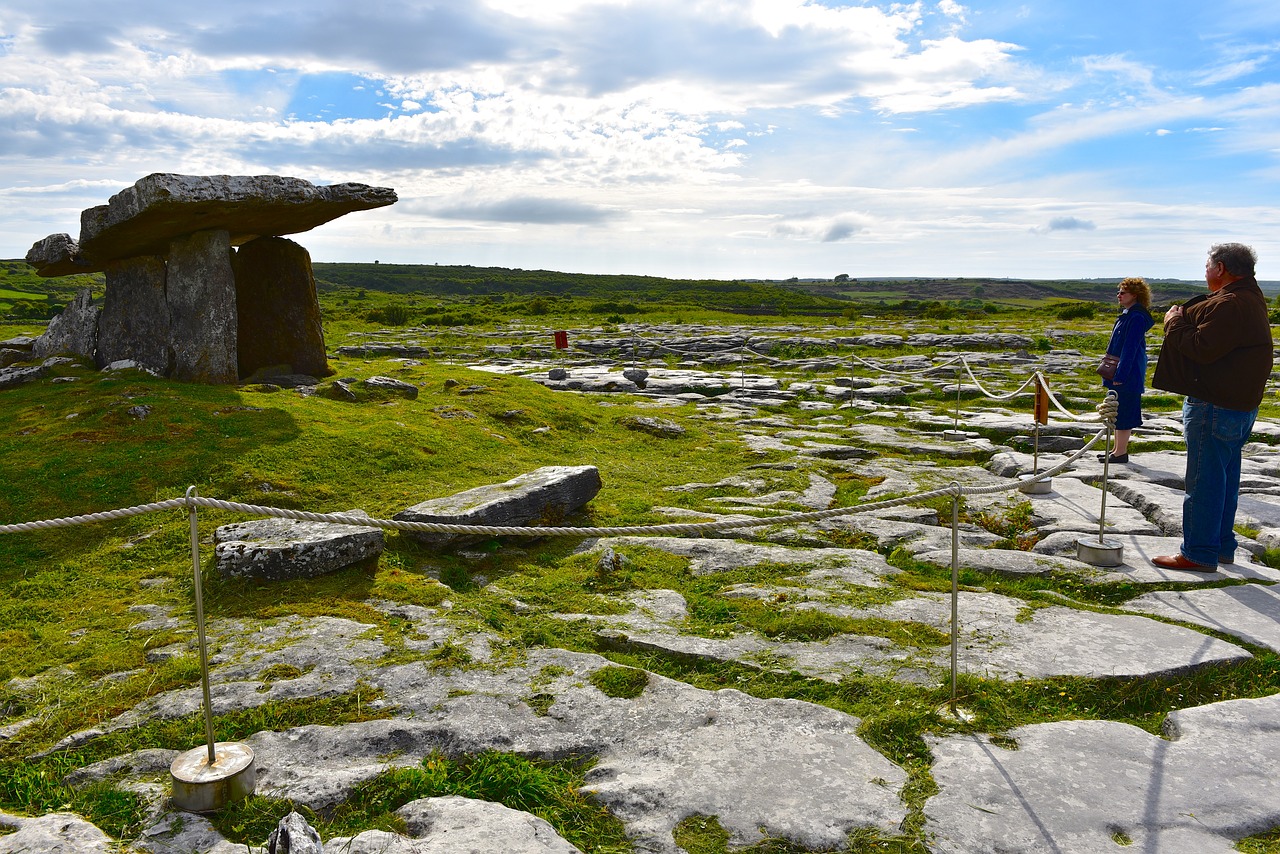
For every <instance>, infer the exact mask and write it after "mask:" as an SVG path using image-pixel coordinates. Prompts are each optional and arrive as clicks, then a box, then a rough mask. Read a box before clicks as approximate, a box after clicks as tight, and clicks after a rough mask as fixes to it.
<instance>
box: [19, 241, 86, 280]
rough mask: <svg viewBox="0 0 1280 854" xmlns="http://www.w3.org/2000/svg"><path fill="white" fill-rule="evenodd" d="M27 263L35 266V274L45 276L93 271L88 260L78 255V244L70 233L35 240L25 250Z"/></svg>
mask: <svg viewBox="0 0 1280 854" xmlns="http://www.w3.org/2000/svg"><path fill="white" fill-rule="evenodd" d="M27 263H28V264H30V265H31V266H32V267H35V268H36V275H38V276H44V277H46V278H48V277H51V276H69V275H71V274H72V273H90V272H93V268H92V267H91V266H90V264H89V262H88V261H86V260H84V259H83V258H81V257H80V246H79V244H78V243H76V241H75V240H73V239H72V238H71V235H70V234H50V235H49V236H48V237H46V238H44V239H43V240H37V241H36V242H35V243H34V244H33V245H32V247H31V248H30V249H29V250H28V251H27Z"/></svg>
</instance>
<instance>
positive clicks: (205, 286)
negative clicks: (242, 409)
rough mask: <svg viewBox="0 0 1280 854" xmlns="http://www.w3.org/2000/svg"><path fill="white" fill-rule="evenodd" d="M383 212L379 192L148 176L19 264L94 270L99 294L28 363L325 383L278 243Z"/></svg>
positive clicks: (41, 343)
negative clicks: (99, 277)
mask: <svg viewBox="0 0 1280 854" xmlns="http://www.w3.org/2000/svg"><path fill="white" fill-rule="evenodd" d="M396 200H397V198H396V193H395V190H392V189H390V188H388V187H371V186H368V185H366V184H354V183H345V184H333V185H329V186H316V185H314V184H311V183H310V182H308V181H304V180H302V179H300V178H287V177H282V176H279V175H258V176H232V175H174V174H169V173H156V174H153V175H148V176H147V177H145V178H142V179H141V180H139V181H138V182H137V183H136V184H134V185H133V186H132V187H128V188H126V189H124V190H122V191H120V192H119V193H116V194H115V195H114V196H112V197H111V198H110V199H109V200H108V201H107V203H106V204H105V205H99V206H98V207H93V208H89V209H87V210H85V211H83V212H82V213H81V215H80V238H79V240H74V239H72V238H71V236H70V235H68V234H53V235H50V236H48V237H46V238H44V239H43V240H40V241H38V242H36V243H35V245H33V246H32V247H31V250H30V251H29V252H28V253H27V256H26V260H27V263H29V264H31V265H32V266H33V267H35V269H36V273H37V275H40V276H45V277H54V276H66V275H71V274H75V273H97V272H101V273H105V274H106V285H107V286H106V296H105V297H104V299H103V302H102V305H101V306H100V307H99V306H93V305H90V303H89V300H88V297H87V294H86V295H81V296H79V297H77V299H76V300H75V301H73V303H72V305H70V306H69V307H68V309H67V312H65V313H64V315H63V316H60V317H58V318H55V319H54V321H53V322H51V323H50V329H49V330H48V332H46V334H45V335H42V336H41V337H40V338H39V339H37V340H36V344H35V346H34V348H33V355H34V357H35V358H37V359H41V358H45V357H47V356H49V355H53V354H55V353H72V354H75V355H79V356H83V357H86V358H91V359H93V360H94V362H95V364H96V365H97V366H98V367H100V368H101V367H105V366H107V365H110V364H112V363H115V362H125V361H131V362H135V363H137V364H138V365H139V366H140V367H142V368H144V369H146V370H149V371H151V372H152V373H155V374H157V375H160V376H164V377H169V378H171V379H176V380H183V381H188V382H201V383H234V382H238V381H239V380H240V379H242V378H245V377H248V376H251V375H252V374H254V373H255V372H256V371H259V370H260V369H266V368H278V367H282V366H288V369H287V370H284V371H283V372H284V373H295V374H307V375H311V376H316V377H323V376H328V375H329V374H330V373H331V371H330V370H329V367H328V360H327V357H326V354H325V347H324V335H323V331H322V329H321V324H320V304H319V301H318V299H317V297H316V286H315V277H314V275H313V273H312V268H311V256H310V254H309V253H308V252H307V250H306V249H305V248H303V247H302V246H300V245H299V244H297V243H295V242H293V241H292V240H288V239H286V238H284V237H283V235H286V234H296V233H299V232H303V231H309V230H311V229H313V228H315V227H316V226H319V225H322V224H324V223H326V222H329V221H330V220H333V219H336V218H338V217H340V216H343V215H345V214H348V213H352V212H355V211H364V210H371V209H374V208H380V207H385V206H387V205H391V204H394V203H395V202H396Z"/></svg>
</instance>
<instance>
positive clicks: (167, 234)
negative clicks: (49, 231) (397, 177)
mask: <svg viewBox="0 0 1280 854" xmlns="http://www.w3.org/2000/svg"><path fill="white" fill-rule="evenodd" d="M395 201H396V193H395V190H392V189H391V188H389V187H370V186H368V185H367V184H354V183H347V184H333V185H329V186H317V185H315V184H312V183H311V182H310V181H304V180H302V179H301V178H287V177H284V176H281V175H255V176H248V175H175V174H172V173H155V174H152V175H148V176H146V177H145V178H142V179H139V180H138V181H137V182H136V183H135V184H134V185H133V186H132V187H127V188H125V189H124V190H121V191H120V192H119V193H116V194H115V195H114V196H112V197H111V198H110V199H108V200H107V203H106V204H105V205H99V206H98V207H93V208H89V209H87V210H85V211H84V213H82V214H81V217H80V242H79V254H80V257H81V258H82V259H83V260H84V261H85V262H87V263H88V264H89V265H90V266H91V268H92V269H94V270H101V269H103V265H105V264H106V263H107V262H110V261H116V260H121V259H124V258H133V257H136V256H139V255H165V254H167V253H168V251H169V242H170V241H171V240H173V239H174V238H177V237H182V236H184V235H187V234H192V233H194V232H197V231H209V230H214V229H221V230H225V231H228V232H230V234H231V245H233V246H238V245H240V244H241V243H244V242H247V241H249V240H252V239H253V238H255V237H262V236H265V235H276V236H279V235H284V234H296V233H298V232H302V231H309V230H311V229H313V228H315V227H316V226H318V225H323V224H324V223H326V222H328V221H330V220H332V219H337V218H338V217H340V216H343V215H344V214H348V213H352V212H354V211H364V210H371V209H373V208H380V207H384V206H386V205H390V204H393V203H394V202H395ZM39 245H40V244H37V246H39ZM37 272H40V271H37ZM40 274H41V275H45V274H44V273H43V272H41V273H40Z"/></svg>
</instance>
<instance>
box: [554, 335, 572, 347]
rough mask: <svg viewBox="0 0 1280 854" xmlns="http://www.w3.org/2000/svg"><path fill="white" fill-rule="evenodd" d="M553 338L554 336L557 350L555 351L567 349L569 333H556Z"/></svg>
mask: <svg viewBox="0 0 1280 854" xmlns="http://www.w3.org/2000/svg"><path fill="white" fill-rule="evenodd" d="M555 336H556V349H557V350H563V349H565V348H566V347H568V346H569V333H568V332H556V333H555Z"/></svg>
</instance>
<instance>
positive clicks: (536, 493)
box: [394, 466, 602, 548]
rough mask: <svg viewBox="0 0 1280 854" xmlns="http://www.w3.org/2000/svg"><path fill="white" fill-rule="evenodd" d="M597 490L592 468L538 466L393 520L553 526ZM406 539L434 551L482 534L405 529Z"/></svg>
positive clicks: (412, 509) (432, 501)
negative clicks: (432, 547)
mask: <svg viewBox="0 0 1280 854" xmlns="http://www.w3.org/2000/svg"><path fill="white" fill-rule="evenodd" d="M601 486H602V483H601V481H600V470H599V469H597V468H596V467H595V466H543V467H542V468H540V469H535V470H534V471H531V472H529V473H527V474H522V475H520V476H519V477H514V478H512V479H511V480H508V481H506V482H505V483H498V484H489V485H486V486H477V487H476V488H475V489H468V490H466V491H465V492H459V493H457V494H456V495H450V496H446V497H444V498H432V499H430V500H428V501H423V502H422V503H420V504H415V505H413V506H412V507H410V508H408V509H406V510H401V511H400V512H399V513H397V514H396V515H395V517H394V518H395V519H397V520H399V521H402V522H440V523H444V524H452V525H492V526H499V527H526V526H533V525H538V524H547V523H548V522H550V523H551V524H559V523H560V522H561V521H562V520H563V519H564V518H565V517H566V516H569V515H571V514H573V513H576V512H578V511H579V510H581V509H582V508H583V507H584V506H586V504H587V502H589V501H590V500H591V499H593V498H595V497H596V493H598V492H599V491H600V487H601ZM408 535H409V536H410V537H413V538H414V539H415V540H418V541H419V542H422V543H426V544H427V545H431V546H435V547H437V548H439V547H443V546H446V545H457V544H460V543H464V542H466V541H467V540H469V539H471V540H474V539H476V538H477V537H480V538H483V536H485V535H467V534H444V533H431V532H427V531H409V532H408Z"/></svg>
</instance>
